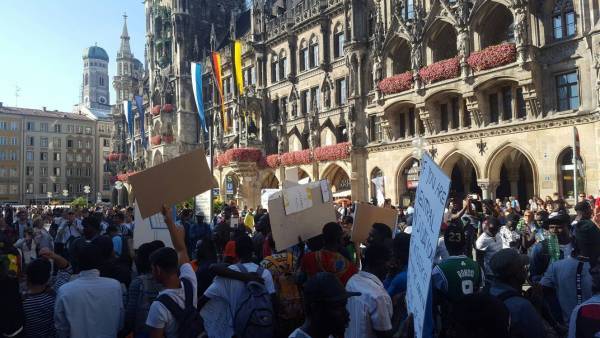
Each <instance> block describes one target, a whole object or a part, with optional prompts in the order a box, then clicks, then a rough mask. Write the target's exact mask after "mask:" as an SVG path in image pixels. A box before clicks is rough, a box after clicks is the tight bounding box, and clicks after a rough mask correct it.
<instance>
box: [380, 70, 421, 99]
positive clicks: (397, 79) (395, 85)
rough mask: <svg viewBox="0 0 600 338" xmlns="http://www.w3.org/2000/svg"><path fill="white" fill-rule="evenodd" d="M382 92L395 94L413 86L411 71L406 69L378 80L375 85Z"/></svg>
mask: <svg viewBox="0 0 600 338" xmlns="http://www.w3.org/2000/svg"><path fill="white" fill-rule="evenodd" d="M377 86H378V87H379V90H381V92H382V93H384V94H395V93H400V92H403V91H405V90H409V89H411V88H412V86H413V75H412V72H410V71H408V72H405V73H402V74H397V75H392V76H390V77H386V78H385V79H383V80H381V81H379V84H378V85H377Z"/></svg>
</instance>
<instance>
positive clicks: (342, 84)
mask: <svg viewBox="0 0 600 338" xmlns="http://www.w3.org/2000/svg"><path fill="white" fill-rule="evenodd" d="M335 92H336V95H335V103H336V104H337V105H338V106H341V105H344V104H346V101H347V100H348V88H347V86H346V78H341V79H337V80H335Z"/></svg>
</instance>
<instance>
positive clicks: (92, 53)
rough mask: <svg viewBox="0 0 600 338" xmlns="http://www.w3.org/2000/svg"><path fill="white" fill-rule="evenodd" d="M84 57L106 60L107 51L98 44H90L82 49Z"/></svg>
mask: <svg viewBox="0 0 600 338" xmlns="http://www.w3.org/2000/svg"><path fill="white" fill-rule="evenodd" d="M83 58H84V59H95V60H104V61H106V62H108V53H106V51H105V50H104V49H103V48H102V47H98V46H91V47H88V48H86V49H85V50H84V51H83Z"/></svg>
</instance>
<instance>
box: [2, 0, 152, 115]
mask: <svg viewBox="0 0 600 338" xmlns="http://www.w3.org/2000/svg"><path fill="white" fill-rule="evenodd" d="M124 12H127V15H128V19H127V27H128V29H129V36H130V37H131V41H130V43H131V49H132V52H133V53H134V55H135V57H136V58H138V59H140V61H142V62H143V59H144V35H145V18H144V5H143V3H142V0H0V13H2V29H0V102H3V103H4V105H5V106H14V105H15V86H16V85H18V86H19V87H20V89H21V91H20V97H19V101H18V105H19V107H28V108H38V109H41V107H42V106H46V107H48V109H50V110H54V109H58V110H61V111H71V110H72V106H73V104H76V103H78V102H79V96H80V88H81V79H82V70H83V61H82V59H81V55H82V53H83V50H84V48H86V47H89V46H92V45H94V43H98V46H100V47H102V48H104V49H105V50H106V52H107V53H108V55H109V57H110V68H109V76H110V78H111V82H112V77H113V76H114V75H115V73H116V62H115V59H116V57H117V51H118V49H119V45H120V36H121V30H122V27H123V13H124ZM111 90H112V84H111ZM110 99H111V103H113V104H114V100H115V96H114V93H113V92H111V97H110Z"/></svg>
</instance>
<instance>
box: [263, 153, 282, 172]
mask: <svg viewBox="0 0 600 338" xmlns="http://www.w3.org/2000/svg"><path fill="white" fill-rule="evenodd" d="M266 161H267V166H268V167H269V168H273V169H275V168H278V167H279V166H280V165H281V156H279V154H275V155H269V156H267V158H266Z"/></svg>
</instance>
